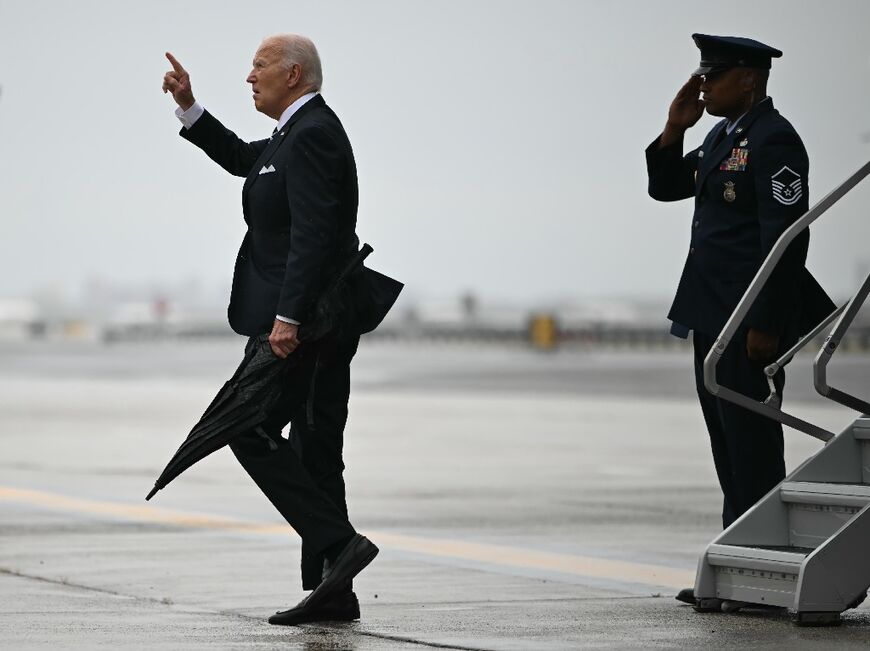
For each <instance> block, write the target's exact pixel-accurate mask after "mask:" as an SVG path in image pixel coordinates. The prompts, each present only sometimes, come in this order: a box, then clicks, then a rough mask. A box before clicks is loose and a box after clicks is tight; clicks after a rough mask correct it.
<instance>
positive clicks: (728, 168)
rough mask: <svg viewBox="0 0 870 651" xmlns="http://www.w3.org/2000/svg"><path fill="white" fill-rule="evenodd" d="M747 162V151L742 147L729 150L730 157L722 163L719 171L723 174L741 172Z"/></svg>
mask: <svg viewBox="0 0 870 651" xmlns="http://www.w3.org/2000/svg"><path fill="white" fill-rule="evenodd" d="M748 162H749V150H748V149H744V148H743V147H735V148H734V149H732V150H731V156H730V157H728V158H726V159H725V160H724V161H722V164H721V165H720V166H719V169H720V170H721V171H723V172H743V171H745V170H746V164H747V163H748Z"/></svg>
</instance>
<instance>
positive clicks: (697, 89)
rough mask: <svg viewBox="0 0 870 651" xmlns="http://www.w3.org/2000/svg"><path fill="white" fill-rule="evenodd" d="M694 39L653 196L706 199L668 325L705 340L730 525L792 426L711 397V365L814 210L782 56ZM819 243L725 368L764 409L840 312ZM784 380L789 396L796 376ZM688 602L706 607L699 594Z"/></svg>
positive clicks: (732, 349) (776, 290) (772, 285)
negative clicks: (816, 260) (783, 246)
mask: <svg viewBox="0 0 870 651" xmlns="http://www.w3.org/2000/svg"><path fill="white" fill-rule="evenodd" d="M693 39H694V41H695V43H696V45H697V46H698V48H699V49H700V50H701V65H700V67H699V68H698V69H697V70H696V71H695V72H694V73H693V75H692V77H691V78H690V79H689V80H688V81H687V82H686V83H685V84H684V85H683V87H682V88H681V89H680V91H679V93H678V94H677V96H676V98H675V99H674V100H673V102H672V103H671V106H670V110H669V112H668V120H667V123H666V125H665V129H664V131H663V132H662V134H661V135H660V136H659V137H658V138H656V140H655V141H654V142H653V143H652V144H651V145H650V146H649V147H648V148H647V150H646V159H647V169H648V173H649V194H650V196H651V197H652V198H653V199H657V200H659V201H678V200H681V199H688V198H690V197H694V200H695V209H694V214H693V216H692V225H691V235H690V243H689V254H688V257H687V259H686V263H685V266H684V268H683V273H682V277H681V278H680V283H679V286H678V288H677V293H676V297H675V298H674V302H673V305H672V306H671V310H670V313H669V314H668V318H669V319H671V321H672V322H673V326H672V332H673V333H674V334H676V335H678V336H682V337H686V336H687V335H688V333H689V331H693V345H694V350H695V383H696V386H697V392H698V398H699V399H700V402H701V409H702V411H703V414H704V420H705V421H706V424H707V429H708V431H709V434H710V442H711V446H712V449H713V458H714V461H715V465H716V473H717V475H718V478H719V484H720V486H721V487H722V492H723V495H724V499H723V508H722V524H723V526H724V527H728V526H729V525H730V524H731V523H732V522H734V520H736V519H737V518H738V517H740V515H742V514H743V513H744V512H745V511H746V510H747V509H749V508H750V507H751V506H752V505H753V504H755V502H757V501H758V500H759V498H761V497H762V496H763V495H765V494H766V493H767V492H768V491H770V490H771V489H772V488H773V487H774V486H776V485H777V484H778V483H779V482H780V481H781V480H782V479H783V478H784V476H785V462H784V460H783V436H782V426H781V425H780V424H779V423H777V422H774V421H772V420H769V419H767V418H764V417H762V416H760V415H757V414H755V413H753V412H750V411H748V410H746V409H743V408H742V407H739V406H737V405H734V404H733V403H730V402H727V401H725V400H721V399H719V398H717V397H716V396H713V395H712V394H710V393H709V392H708V391H707V390H706V388H705V387H704V379H703V363H704V358H705V357H706V356H707V353H708V352H709V351H710V349H711V347H712V345H713V344H714V342H715V339H716V337H717V336H718V334H719V333H720V332H721V330H722V328H723V327H724V325H725V323H726V321H727V320H728V318H729V317H730V315H731V313H732V312H733V311H734V309H735V308H736V307H737V304H738V302H739V301H740V299H741V297H742V296H743V294H744V292H745V291H746V289H747V287H748V286H749V283H750V282H751V280H752V279H753V277H754V276H755V273H756V272H757V271H758V269H759V267H760V266H761V263H762V262H763V261H764V258H765V257H766V256H767V254H768V253H769V252H770V250H771V248H772V247H773V245H774V243H775V242H776V240H777V239H778V238H779V236H780V235H781V234H782V232H783V231H784V230H785V229H786V228H787V227H788V226H790V225H791V224H792V223H793V222H794V221H795V220H796V219H797V218H798V217H800V216H801V215H802V214H803V213H804V212H806V210H807V209H808V206H809V188H808V184H807V173H808V169H809V162H808V158H807V152H806V149H805V148H804V145H803V142H802V141H801V139H800V137H799V136H798V134H797V132H796V131H795V130H794V128H793V127H792V125H791V124H790V123H789V122H788V120H786V119H785V118H784V117H783V116H782V115H780V113H779V112H778V111H777V110H776V109H775V108H774V106H773V100H772V99H771V98H770V97H768V95H767V79H768V75H769V71H770V67H771V59H772V58H775V57H780V56H781V55H782V52H780V51H779V50H777V49H775V48H772V47H769V46H767V45H764V44H763V43H759V42H758V41H754V40H751V39H747V38H738V37H718V36H708V35H704V34H694V35H693ZM699 94H700V97H699ZM704 110H706V111H707V112H708V113H709V114H711V115H716V116H719V117H722V118H724V119H723V120H722V121H721V122H719V123H718V124H717V125H716V126H715V127H713V129H712V130H711V131H710V133H708V134H707V136H706V137H705V138H704V142H703V144H702V145H701V146H700V147H698V148H696V149H693V150H692V151H690V152H689V153H688V154H683V136H684V134H685V132H686V131H687V130H688V129H689V128H690V127H692V126H693V125H694V124H695V123H696V122H697V121H698V120H699V119H700V117H701V115H702V114H703V112H704ZM808 245H809V232H808V231H804V232H803V233H802V234H801V235H800V236H799V237H798V239H797V240H795V241H794V242H793V243H792V245H791V246H790V247H789V249H788V251H787V253H786V255H785V256H784V257H783V259H782V260H781V261H780V263H779V264H778V265H777V267H776V269H775V271H774V273H773V275H772V277H771V278H770V280H769V281H768V282H767V284H766V286H765V287H764V290H763V291H762V293H761V295H760V296H759V297H758V299H757V300H756V302H755V304H754V305H753V307H752V309H751V310H750V312H749V314H748V316H747V317H746V319H745V321H744V323H743V324H742V326H741V328H740V330H739V331H738V333H737V335H736V336H735V338H734V339H733V340H732V342H731V344H730V345H729V346H728V348H727V350H726V351H725V354H724V356H723V357H722V359H721V360H720V363H719V366H718V368H717V377H718V380H719V383H720V384H722V385H723V386H727V387H729V388H732V389H735V390H737V391H739V392H741V393H743V394H746V395H748V396H751V397H753V398H755V399H757V400H763V399H764V398H765V397H766V396H767V395H768V393H769V387H768V385H767V380H766V376H765V375H764V374H763V367H764V366H765V365H766V364H767V363H769V362H770V361H773V359H775V358H776V356H777V354H778V353H781V352H784V350H785V349H786V347H787V346H789V345H791V344H793V343H794V341H795V340H796V337H797V336H798V334H800V333H801V332H803V331H804V330H802V324H804V323H807V322H813V325H815V323H817V322H819V321H821V320H822V319H823V318H824V317H825V316H827V314H829V313H830V312H831V311H832V310H833V309H834V306H833V304H832V303H831V302H830V299H829V298H828V297H827V296H826V295H825V294H824V292H823V291H822V290H821V288H820V287H819V286H818V284H817V283H816V282H815V280H814V279H813V278H812V277H811V276H810V275H809V272H808V271H807V270H806V268H805V267H804V262H805V260H806V254H807V247H808ZM774 381H775V383H776V385H777V387H778V388H779V389H780V391H781V390H782V387H783V384H784V381H785V376H784V374H783V373H782V372H781V373H779V374H778V375H777V376H776V377H775V378H774ZM677 598H678V599H680V600H681V601H686V602H688V603H694V595H693V594H692V591H691V590H684V591H682V592H681V593H680V595H678V596H677Z"/></svg>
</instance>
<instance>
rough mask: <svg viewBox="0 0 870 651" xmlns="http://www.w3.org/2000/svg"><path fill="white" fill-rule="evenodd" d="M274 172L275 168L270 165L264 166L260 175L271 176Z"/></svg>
mask: <svg viewBox="0 0 870 651" xmlns="http://www.w3.org/2000/svg"><path fill="white" fill-rule="evenodd" d="M274 171H275V166H274V165H269V166H268V167H265V166H264V167H263V169H261V170H260V172H259V173H260V174H271V173H272V172H274Z"/></svg>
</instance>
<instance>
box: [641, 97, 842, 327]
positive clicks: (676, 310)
mask: <svg viewBox="0 0 870 651" xmlns="http://www.w3.org/2000/svg"><path fill="white" fill-rule="evenodd" d="M725 125H726V121H725V120H723V121H721V122H720V123H719V124H717V125H716V126H715V127H713V129H712V130H711V131H710V133H708V134H707V137H706V138H705V139H704V142H703V144H702V145H701V146H700V147H699V148H697V149H695V150H693V151H691V152H689V153H688V154H686V155H683V151H682V143H681V142H678V143H674V144H673V145H670V146H668V147H664V148H661V149H659V141H658V139H656V140H655V141H654V142H653V143H652V144H651V145H650V146H649V147H648V148H647V150H646V160H647V171H648V174H649V194H650V196H651V197H652V198H653V199H656V200H658V201H678V200H681V199H688V198H689V197H694V198H695V210H694V214H693V216H692V224H691V234H690V241H689V253H688V256H687V258H686V263H685V266H684V267H683V273H682V276H681V278H680V283H679V286H678V287H677V293H676V296H675V297H674V301H673V304H672V306H671V309H670V312H669V314H668V318H669V319H671V320H672V321H674V322H675V323H679V324H681V325H684V326H686V327H688V328H689V329H692V330H697V331H698V332H703V333H705V334H708V335H717V334H719V332H720V331H721V330H722V328H723V327H724V325H725V322H726V321H727V320H728V317H729V316H730V315H731V313H732V312H733V311H734V309H735V307H736V306H737V303H738V302H739V301H740V298H741V297H742V296H743V293H744V292H745V291H746V289H747V287H748V286H749V283H750V282H751V280H752V278H753V277H754V276H755V273H756V272H757V271H758V269H759V267H760V266H761V263H762V262H763V261H764V258H765V257H766V256H767V254H768V253H769V252H770V250H771V248H772V247H773V245H774V244H775V243H776V240H777V239H778V238H779V236H780V235H781V234H782V232H783V231H784V230H785V229H786V228H788V226H790V225H791V224H792V223H793V222H794V221H795V220H796V219H797V218H798V217H800V216H801V215H803V214H804V213H805V212H806V211H807V209H808V207H809V188H808V183H807V175H808V171H809V161H808V158H807V152H806V149H805V148H804V145H803V142H802V141H801V139H800V136H798V134H797V132H796V131H795V130H794V127H792V125H791V124H790V123H789V121H788V120H786V119H785V118H784V117H782V116H781V115H780V114H779V111H777V110H776V109H775V108H774V106H773V101H772V100H771V99H770V98H768V99H765V100H764V101H762V102H760V103H758V104H757V105H756V106H755V107H754V108H753V109H752V110H751V111H750V112H749V113H747V114H746V115H745V116H743V118H742V119H741V120H740V121H739V122H738V125H737V127H736V128H735V129H733V130H732V132H731V133H730V134H727V133H726V130H725ZM808 244H809V231H808V230H807V231H804V232H803V233H801V235H800V236H799V237H798V238H797V239H796V240H795V241H794V242H793V243H792V244H791V246H790V247H789V249H788V251H787V253H786V255H785V256H784V257H783V258H782V260H781V261H780V263H779V264H778V265H777V268H776V270H775V271H774V274H773V276H772V277H771V278H770V279H769V280H768V282H767V284H766V285H765V287H764V290H763V291H762V293H761V295H760V296H759V297H758V299H757V300H756V302H755V304H754V305H753V308H752V310H750V312H749V314H748V315H747V317H746V319H745V321H744V323H743V326H744V327H748V328H756V329H758V330H761V331H764V332H768V333H771V334H778V335H780V336H782V335H786V336H790V335H797V334H801V333H803V332H806V331H807V330H808V329H809V328H811V327H812V326H813V325H815V324H817V323H818V322H819V321H821V320H822V319H823V318H824V317H825V316H827V315H828V314H829V313H830V312H831V311H833V309H834V305H833V303H832V302H831V300H830V298H828V296H827V295H826V294H825V292H824V290H822V288H821V287H820V286H819V285H818V283H817V282H816V281H815V279H814V278H813V277H812V276H811V275H810V274H809V272H808V271H807V270H806V268H805V267H804V262H805V260H806V254H807V247H808Z"/></svg>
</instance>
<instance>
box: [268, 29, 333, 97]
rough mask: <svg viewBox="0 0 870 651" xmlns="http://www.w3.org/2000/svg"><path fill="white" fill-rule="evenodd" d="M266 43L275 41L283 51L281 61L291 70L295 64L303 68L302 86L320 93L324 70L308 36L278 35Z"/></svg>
mask: <svg viewBox="0 0 870 651" xmlns="http://www.w3.org/2000/svg"><path fill="white" fill-rule="evenodd" d="M266 41H273V42H274V43H275V45H277V46H278V48H279V49H280V51H281V59H282V61H283V63H284V66H285V67H286V68H287V69H288V70H289V69H290V67H291V66H293V65H294V64H298V65H299V67H300V68H302V79H301V81H302V85H304V86H308V87H309V88H310V89H311V90H316V91H319V90H320V88H321V86H323V68H322V67H321V65H320V55H319V54H318V53H317V48H316V47H314V43H313V42H312V41H311V39H310V38H308V37H307V36H302V35H301V34H278V35H276V36H271V37H269V38H267V39H266Z"/></svg>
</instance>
